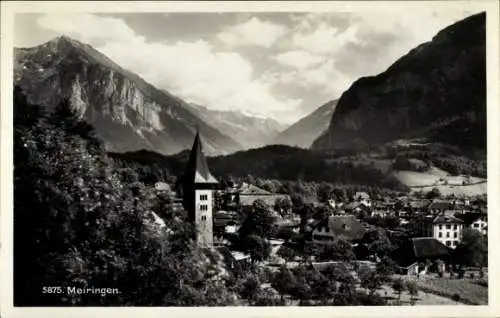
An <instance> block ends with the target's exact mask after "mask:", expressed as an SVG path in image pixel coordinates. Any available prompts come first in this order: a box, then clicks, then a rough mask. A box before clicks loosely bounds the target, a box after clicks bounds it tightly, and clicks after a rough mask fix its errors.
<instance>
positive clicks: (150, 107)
mask: <svg viewBox="0 0 500 318" xmlns="http://www.w3.org/2000/svg"><path fill="white" fill-rule="evenodd" d="M14 80H15V84H16V85H18V86H20V87H21V89H22V90H23V92H24V93H25V94H26V95H27V97H28V99H29V100H30V101H31V102H32V103H36V104H39V105H43V106H46V107H53V106H54V105H57V104H58V103H59V102H60V100H61V99H63V98H67V99H69V100H70V101H71V104H72V105H73V107H75V108H76V109H77V110H78V111H79V112H80V113H81V114H82V115H83V116H84V117H85V119H86V120H87V121H88V122H89V123H91V124H92V125H94V127H95V128H96V132H97V134H98V135H99V136H100V137H101V139H103V140H104V141H105V142H106V144H107V146H108V149H109V150H111V151H117V152H121V151H136V150H140V149H147V150H153V151H157V152H160V153H164V154H172V153H176V152H179V151H182V150H184V149H188V148H189V147H190V146H191V144H192V141H193V138H194V135H195V131H196V128H195V127H196V126H197V125H199V129H200V132H201V135H202V138H203V139H204V145H205V147H206V152H207V153H208V154H222V153H229V152H233V151H236V150H239V149H240V148H241V146H240V145H239V144H238V143H237V142H236V141H234V140H233V139H231V138H230V137H228V136H225V135H223V134H222V133H221V132H220V131H218V130H217V129H216V128H214V127H212V126H210V125H209V124H207V123H206V122H204V121H203V120H202V119H200V118H199V117H197V116H196V115H194V114H193V113H191V112H190V111H189V110H188V106H187V103H186V102H184V101H183V100H182V99H180V98H178V97H176V96H174V95H172V94H167V93H165V92H162V91H160V90H158V89H157V88H155V87H154V86H153V85H151V84H149V83H147V82H146V81H145V80H144V79H142V78H141V77H140V76H138V75H137V74H134V73H132V72H130V71H128V70H125V69H123V68H122V67H121V66H119V65H118V64H116V63H115V62H113V61H112V60H111V59H109V58H108V57H107V56H105V55H104V54H103V53H101V52H99V51H98V50H96V49H94V48H92V47H91V46H90V45H88V44H84V43H81V42H79V41H77V40H74V39H72V38H70V37H67V36H61V37H58V38H55V39H53V40H51V41H49V42H47V43H44V44H42V45H39V46H36V47H33V48H22V49H16V50H15V63H14Z"/></svg>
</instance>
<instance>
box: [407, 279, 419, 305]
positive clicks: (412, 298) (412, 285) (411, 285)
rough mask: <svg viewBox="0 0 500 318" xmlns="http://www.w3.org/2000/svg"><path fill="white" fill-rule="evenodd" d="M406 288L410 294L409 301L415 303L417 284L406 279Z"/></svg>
mask: <svg viewBox="0 0 500 318" xmlns="http://www.w3.org/2000/svg"><path fill="white" fill-rule="evenodd" d="M406 290H407V291H408V293H409V294H410V302H411V304H412V305H414V304H415V301H416V298H417V297H418V288H417V284H415V282H412V281H407V282H406Z"/></svg>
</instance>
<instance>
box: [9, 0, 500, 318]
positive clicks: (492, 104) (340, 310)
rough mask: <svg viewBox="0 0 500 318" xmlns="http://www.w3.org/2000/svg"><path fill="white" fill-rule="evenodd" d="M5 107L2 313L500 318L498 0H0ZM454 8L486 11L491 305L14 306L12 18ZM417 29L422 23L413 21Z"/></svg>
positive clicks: (15, 314) (46, 314) (76, 315)
mask: <svg viewBox="0 0 500 318" xmlns="http://www.w3.org/2000/svg"><path fill="white" fill-rule="evenodd" d="M1 6H2V7H1V20H0V21H1V41H2V42H1V57H2V59H1V68H0V69H1V70H2V73H1V75H2V76H1V93H0V96H1V108H0V132H1V133H0V146H1V148H0V149H1V156H0V176H1V179H0V182H1V183H0V185H1V188H0V189H1V192H0V202H1V222H0V224H1V231H0V234H1V241H0V244H1V245H0V260H1V262H0V275H1V276H0V288H1V290H0V292H1V293H0V296H1V297H0V299H1V303H0V310H1V314H0V316H2V317H8V318H10V317H45V316H46V317H68V316H71V317H73V318H77V317H88V316H91V315H95V316H115V315H116V317H134V318H136V317H138V316H140V317H198V316H200V315H203V316H204V317H205V318H210V317H214V318H215V317H217V318H219V317H224V316H226V315H227V316H228V317H233V316H237V317H262V316H265V317H303V316H309V315H311V314H313V315H315V316H317V317H320V316H322V317H331V316H340V317H498V316H500V310H499V305H498V302H499V301H500V297H499V292H498V288H496V287H497V285H496V284H495V282H494V281H495V279H494V278H498V276H499V271H498V269H497V266H498V263H497V260H498V259H499V258H498V256H499V255H498V249H497V248H495V245H494V244H495V243H496V242H500V233H499V221H500V218H499V217H498V215H497V213H498V211H500V204H499V197H497V196H494V195H492V194H494V193H499V189H500V167H499V165H498V162H499V159H500V158H499V155H500V142H499V141H500V134H499V122H500V116H499V115H500V113H499V111H498V101H499V83H500V81H499V67H500V66H499V41H498V39H499V38H500V34H499V7H498V2H497V1H495V0H482V1H371V2H367V1H338V2H337V1H297V2H291V1H267V2H263V1H252V2H229V1H228V2H221V1H219V2H215V1H213V2H204V1H203V2H194V1H192V2H180V1H175V2H159V1H156V2H151V1H148V2H138V1H130V2H129V1H127V2H125V1H124V2H110V1H106V2H97V1H95V2H92V1H88V2H83V1H75V2H73V1H65V2H62V1H43V2H42V1H40V2H36V1H25V2H23V1H2V2H1ZM417 8H418V9H419V10H422V9H428V10H443V9H446V10H448V9H449V10H456V9H466V10H467V9H470V10H471V11H486V12H487V18H486V20H487V70H488V74H487V85H488V96H487V102H488V106H487V108H488V110H487V111H488V119H487V120H488V193H489V194H490V195H489V196H488V212H489V224H488V228H489V230H488V240H489V242H490V244H489V258H490V259H489V262H490V263H489V264H490V266H489V269H488V270H489V305H488V306H403V307H395V306H394V307H328V308H327V307H284V308H282V307H279V308H269V307H260V308H259V307H225V308H222V307H220V308H204V307H194V308H168V307H166V308H163V307H154V308H142V307H114V308H81V307H80V308H16V307H13V306H12V299H13V298H12V286H13V279H12V270H13V268H12V219H13V210H12V197H13V192H12V167H13V160H12V140H13V139H12V88H13V87H12V79H13V66H12V44H13V32H12V30H13V16H14V14H15V13H22V12H24V13H28V12H33V13H35V12H102V13H104V12H115V13H118V12H156V11H162V12H187V11H195V12H228V11H232V12H238V11H239V12H266V11H267V12H269V11H273V12H279V11H309V12H312V11H316V12H317V11H337V12H342V11H343V12H352V11H370V12H373V13H374V14H376V12H377V11H378V12H382V11H383V12H394V11H398V12H402V14H411V13H409V12H411V9H417ZM415 27H416V28H418V25H415Z"/></svg>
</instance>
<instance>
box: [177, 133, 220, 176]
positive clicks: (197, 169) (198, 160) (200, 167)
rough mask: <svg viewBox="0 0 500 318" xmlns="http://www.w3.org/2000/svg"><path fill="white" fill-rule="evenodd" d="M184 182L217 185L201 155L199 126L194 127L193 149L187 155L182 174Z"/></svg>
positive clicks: (205, 160) (205, 159) (203, 155)
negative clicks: (187, 159)
mask: <svg viewBox="0 0 500 318" xmlns="http://www.w3.org/2000/svg"><path fill="white" fill-rule="evenodd" d="M184 182H189V183H218V181H217V179H215V178H214V176H212V174H211V173H210V170H209V169H208V164H207V158H206V157H205V154H204V153H203V146H202V143H201V137H200V131H199V126H198V125H196V136H195V137H194V142H193V148H192V149H191V153H190V155H189V161H188V163H187V166H186V170H185V172H184Z"/></svg>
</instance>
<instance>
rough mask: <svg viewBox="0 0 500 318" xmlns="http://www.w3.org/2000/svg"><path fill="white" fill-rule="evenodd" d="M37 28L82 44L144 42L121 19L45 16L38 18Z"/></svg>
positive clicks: (80, 15) (77, 15)
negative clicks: (53, 32)
mask: <svg viewBox="0 0 500 318" xmlns="http://www.w3.org/2000/svg"><path fill="white" fill-rule="evenodd" d="M37 24H38V26H40V27H41V28H44V29H48V30H52V31H55V32H57V33H60V34H65V35H68V36H71V37H75V38H78V39H79V40H81V41H84V42H90V41H92V42H93V43H96V42H97V43H99V44H102V43H104V42H106V41H115V42H129V41H130V39H136V40H139V41H144V37H140V36H138V35H137V34H136V33H135V31H134V30H133V29H132V28H130V27H129V26H128V25H127V24H126V23H125V22H124V21H123V20H122V19H117V18H112V17H101V16H96V15H93V14H85V13H82V14H75V15H70V14H46V15H43V16H41V17H39V18H38V20H37Z"/></svg>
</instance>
